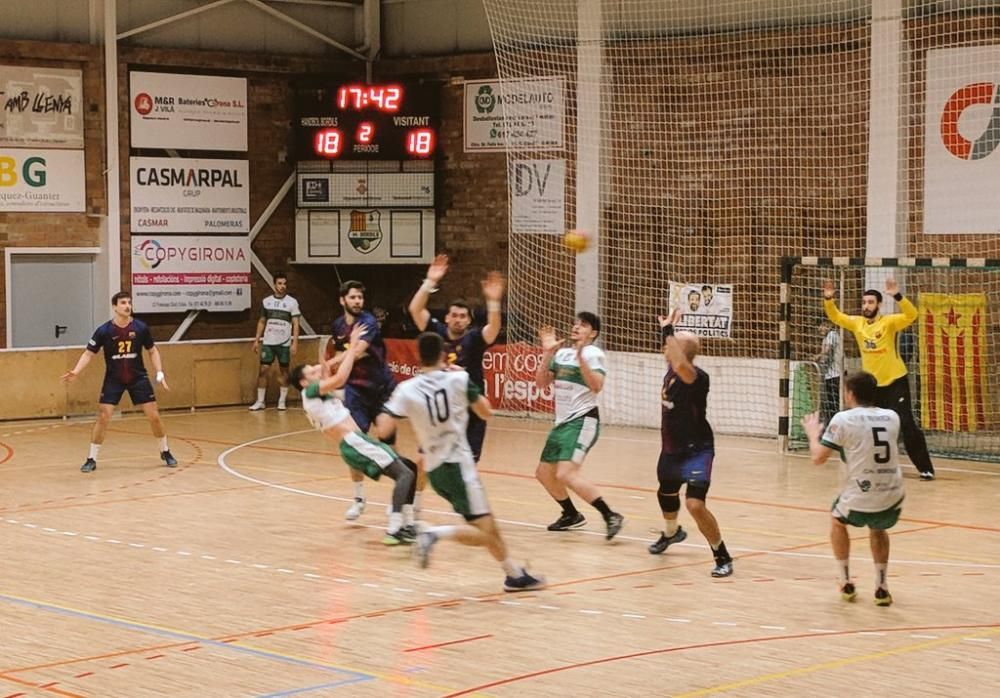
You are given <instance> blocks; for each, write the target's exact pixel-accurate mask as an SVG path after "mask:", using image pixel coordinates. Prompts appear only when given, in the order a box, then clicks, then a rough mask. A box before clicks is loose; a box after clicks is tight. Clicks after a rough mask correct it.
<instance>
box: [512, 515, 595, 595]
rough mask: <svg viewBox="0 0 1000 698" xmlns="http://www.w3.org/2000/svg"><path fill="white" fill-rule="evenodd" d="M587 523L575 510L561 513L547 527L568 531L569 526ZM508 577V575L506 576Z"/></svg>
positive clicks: (576, 526) (575, 526) (577, 526)
mask: <svg viewBox="0 0 1000 698" xmlns="http://www.w3.org/2000/svg"><path fill="white" fill-rule="evenodd" d="M586 525H587V519H585V518H584V516H583V514H581V513H580V512H576V513H575V514H563V515H562V516H560V517H559V518H558V519H556V520H555V521H553V522H552V523H550V524H549V526H548V529H549V530H550V531H568V530H570V529H571V528H580V527H581V526H586ZM508 579H510V577H508Z"/></svg>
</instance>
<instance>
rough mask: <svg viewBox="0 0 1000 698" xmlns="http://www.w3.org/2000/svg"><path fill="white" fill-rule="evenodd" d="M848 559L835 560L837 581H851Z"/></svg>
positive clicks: (843, 582)
mask: <svg viewBox="0 0 1000 698" xmlns="http://www.w3.org/2000/svg"><path fill="white" fill-rule="evenodd" d="M848 562H849V561H848V560H837V581H839V582H840V583H841V584H847V583H848V582H849V581H851V573H850V570H849V569H848Z"/></svg>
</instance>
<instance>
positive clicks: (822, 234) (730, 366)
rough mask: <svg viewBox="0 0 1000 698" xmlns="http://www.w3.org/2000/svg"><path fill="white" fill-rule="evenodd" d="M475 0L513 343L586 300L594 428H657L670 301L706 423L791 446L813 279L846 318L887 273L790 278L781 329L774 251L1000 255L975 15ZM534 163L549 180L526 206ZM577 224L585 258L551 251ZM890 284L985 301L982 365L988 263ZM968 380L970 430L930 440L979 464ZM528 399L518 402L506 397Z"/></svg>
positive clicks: (985, 60) (812, 331) (533, 406)
mask: <svg viewBox="0 0 1000 698" xmlns="http://www.w3.org/2000/svg"><path fill="white" fill-rule="evenodd" d="M484 1H485V6H486V12H487V17H488V19H489V23H490V27H491V32H492V36H493V42H494V48H495V52H496V58H497V65H498V71H499V76H500V81H499V85H498V88H499V95H498V101H499V102H500V106H501V107H502V109H503V114H504V118H505V119H506V122H505V127H504V128H501V129H500V132H501V135H503V136H505V144H506V154H507V161H508V179H509V189H510V192H509V193H510V222H511V229H510V246H509V250H510V262H509V264H510V293H509V318H510V320H509V328H508V331H509V335H510V337H511V339H512V340H514V341H521V342H525V343H531V342H533V341H534V335H535V332H536V329H537V327H538V326H540V325H544V324H551V325H554V326H556V327H559V328H562V329H563V331H566V330H567V329H568V326H569V324H570V322H571V320H572V317H573V315H574V312H575V311H576V310H584V309H586V310H596V311H597V312H598V313H599V314H600V315H601V317H602V319H603V322H604V327H603V328H602V345H603V347H604V349H605V351H607V352H608V354H609V363H610V369H611V375H610V377H609V380H608V383H607V387H606V388H605V391H604V395H603V404H602V407H603V412H602V418H603V419H604V420H605V421H607V422H610V423H618V424H629V425H636V426H655V425H657V424H658V423H659V389H660V381H661V378H662V374H663V359H662V357H661V356H660V355H659V353H658V352H659V340H658V335H657V331H656V329H657V324H656V316H657V314H659V313H663V312H665V311H666V310H667V309H668V307H669V306H673V305H680V307H682V309H683V310H684V319H683V322H682V324H683V325H685V326H687V327H691V328H693V329H695V331H697V332H698V333H699V334H701V335H702V336H703V339H702V343H703V349H704V356H703V357H701V358H700V359H699V361H700V364H701V365H702V366H703V367H704V368H705V369H706V370H707V371H708V372H709V373H710V375H711V378H712V392H711V395H710V403H709V416H710V419H711V420H712V421H713V425H714V426H715V427H716V430H717V431H719V432H721V433H731V434H742V435H753V436H760V437H768V438H775V437H776V436H778V434H779V430H780V429H779V427H780V426H781V425H783V429H784V432H785V433H784V434H783V435H785V436H789V437H792V438H790V439H789V440H788V443H789V444H792V445H794V443H795V441H796V439H795V438H794V437H795V436H796V434H795V429H794V428H792V426H791V422H792V421H794V420H795V419H796V418H797V417H798V416H799V413H800V412H801V411H802V410H804V409H807V408H814V407H816V406H817V405H816V404H814V403H807V402H803V404H802V405H801V406H797V405H796V404H795V400H794V398H795V393H796V380H795V377H796V376H797V375H800V377H801V380H800V381H799V384H798V393H799V397H800V398H801V400H802V401H804V400H806V399H807V398H808V399H813V397H814V395H815V390H814V389H811V388H809V383H810V382H811V381H812V382H815V380H816V378H815V372H816V370H818V369H817V368H816V367H811V366H805V367H804V368H803V365H804V364H812V363H814V361H813V358H814V357H815V355H816V354H817V353H818V352H819V350H820V347H821V345H822V340H823V336H821V335H820V330H819V328H818V327H817V325H816V322H817V321H818V320H819V317H820V316H821V315H822V304H821V296H820V293H819V290H818V289H819V286H818V285H817V283H818V281H819V278H820V276H822V274H824V273H829V274H832V275H834V276H835V277H837V279H838V283H840V279H841V277H843V284H844V285H845V293H846V294H847V295H846V296H845V298H844V301H843V302H844V308H845V310H846V311H848V312H855V313H856V312H857V311H858V296H857V293H856V291H857V290H858V289H859V288H860V287H861V286H862V285H864V282H865V281H870V280H871V279H875V281H874V282H872V283H878V284H879V286H880V285H881V279H882V277H883V276H884V274H882V276H880V275H879V274H880V273H881V272H878V271H876V270H875V267H872V268H870V269H866V268H865V267H864V266H863V264H861V265H859V266H857V267H853V268H850V267H838V266H834V265H833V264H832V263H831V264H830V265H829V266H828V267H826V268H821V267H818V266H813V267H806V266H803V265H797V266H796V267H795V268H796V271H795V277H794V278H795V280H794V281H793V283H791V286H790V288H791V291H790V292H791V300H792V312H793V313H794V318H795V323H794V324H793V325H792V326H790V327H789V328H788V332H790V333H792V335H794V336H791V335H790V336H788V337H785V338H783V337H782V336H781V332H782V331H783V329H782V327H783V326H782V325H781V323H780V308H781V307H782V300H783V299H782V297H781V288H782V286H781V284H782V278H781V276H782V274H781V270H782V260H783V259H785V258H786V257H798V258H803V259H806V258H813V257H815V258H830V259H831V260H832V258H834V257H838V258H841V257H842V258H853V259H855V260H863V259H865V258H876V257H877V258H880V259H881V258H886V259H892V258H910V257H912V258H918V257H919V258H928V259H932V258H952V257H956V258H959V257H961V258H964V257H983V258H995V257H1000V234H998V231H1000V223H998V221H1000V197H998V196H996V193H995V191H994V190H995V189H996V182H997V181H1000V152H996V153H995V152H994V149H996V148H997V146H998V145H1000V106H998V107H994V104H995V103H997V97H998V95H997V84H996V83H997V73H996V69H995V68H996V66H997V65H1000V21H998V20H1000V9H997V7H996V6H995V3H985V2H983V3H975V2H970V3H961V4H959V3H940V2H920V1H917V0H905V1H904V0H893V1H889V2H880V1H876V2H871V3H866V2H854V1H852V2H830V3H796V2H782V1H777V0H722V1H720V2H712V3H707V2H686V1H685V2H663V1H662V0H547V1H546V2H537V1H536V0H484ZM542 88H544V89H542ZM546 90H547V91H548V93H549V100H548V101H547V102H546V103H545V104H546V105H547V106H546V107H545V108H543V107H542V106H540V105H539V103H538V100H541V99H542V97H541V93H542V92H545V91H546ZM553 94H554V96H553ZM532 100H535V101H534V102H533V101H532ZM546 109H548V111H546ZM995 109H996V111H994V110H995ZM556 123H557V125H558V128H555V127H554V126H553V124H556ZM540 172H547V173H548V174H549V175H553V173H554V176H555V177H556V178H557V179H561V184H562V185H563V186H561V187H553V186H552V185H551V182H550V183H549V187H548V189H547V190H546V191H545V192H544V193H542V192H540V191H539V187H538V186H534V187H532V186H531V185H532V184H537V183H538V179H539V173H540ZM555 221H559V222H558V223H556V222H555ZM574 228H583V229H585V230H587V232H589V233H590V234H591V235H592V237H593V238H594V239H595V241H596V244H595V245H594V246H593V247H592V248H591V249H590V250H588V251H587V252H585V253H583V254H575V253H573V252H571V251H570V250H568V249H566V248H565V247H564V246H562V245H561V244H560V240H561V233H562V232H563V231H564V230H568V229H574ZM879 269H882V267H879ZM904 271H905V273H903V272H904ZM899 275H900V277H901V278H900V280H901V282H902V284H903V289H904V291H906V292H907V294H909V295H911V296H912V295H913V294H914V293H915V292H916V293H918V294H920V295H924V294H939V296H940V297H942V298H943V299H944V300H941V303H947V302H949V300H955V301H956V302H957V301H959V300H962V299H964V298H965V297H966V296H971V295H975V294H981V297H982V298H983V299H984V300H983V307H982V313H983V315H982V318H983V325H982V329H983V332H984V333H985V335H984V336H985V339H984V342H985V344H984V352H985V353H984V354H983V356H984V357H985V359H986V360H987V361H988V359H989V357H991V356H994V355H995V349H996V347H994V343H995V340H994V334H995V333H994V331H993V327H994V323H993V320H992V318H993V315H992V312H991V308H994V307H996V305H995V301H996V300H997V298H996V292H997V291H998V290H1000V289H998V288H996V287H995V286H994V285H993V278H994V276H995V275H994V274H993V273H992V270H990V271H986V270H985V269H984V270H981V271H980V272H968V273H966V272H956V271H955V270H954V269H952V268H951V267H946V268H937V267H935V268H934V269H933V271H929V270H927V269H917V268H907V269H905V270H903V269H901V270H899ZM851 293H854V294H855V295H853V296H852V295H850V294H851ZM810 323H811V326H810ZM914 333H917V328H916V327H914ZM783 339H784V340H787V341H788V342H789V344H788V345H787V346H788V351H791V352H792V354H791V355H790V356H788V357H787V359H788V360H789V364H788V369H789V377H790V383H789V384H788V385H786V386H785V388H784V390H785V392H783V391H782V388H780V386H781V385H782V383H781V380H782V377H781V372H782V361H783V358H784V357H783V354H782V352H783V351H784V349H783V346H784V345H783ZM853 341H854V340H853V339H852V338H850V337H847V338H845V341H844V344H845V347H846V348H847V350H848V359H849V360H850V359H851V358H853V357H852V355H851V352H852V351H855V349H854V347H852V346H851V345H852V344H853ZM926 349H927V346H925V345H921V344H920V339H919V336H918V337H917V339H916V341H915V347H914V348H913V353H912V357H911V359H910V362H911V363H910V365H911V377H912V379H913V380H914V381H915V382H916V383H918V384H919V385H915V390H916V391H917V392H915V393H914V399H915V402H916V403H917V404H918V405H922V404H923V403H922V402H921V400H923V399H924V397H926V396H925V394H924V393H923V392H921V391H922V390H923V389H924V388H925V385H924V381H922V380H921V376H922V375H923V374H922V373H921V371H922V370H923V369H921V368H920V367H921V366H924V365H932V368H933V370H934V371H938V370H939V369H940V366H939V365H938V364H926V361H927V359H928V356H927V355H926V353H927V352H926ZM985 366H986V367H987V368H985V369H984V373H983V374H982V375H981V376H980V378H981V380H982V386H983V389H984V392H983V408H982V410H983V415H982V418H983V421H982V422H976V425H975V429H973V428H972V426H971V425H970V424H968V423H966V422H964V421H962V419H961V418H959V419H958V421H957V422H953V423H952V424H951V426H950V427H945V428H941V429H936V428H935V429H931V430H932V431H934V432H935V433H934V435H933V438H932V439H931V442H932V447H933V448H934V449H935V450H937V451H938V452H939V453H955V454H963V455H973V456H975V455H976V454H979V456H980V457H985V458H992V457H994V455H996V454H997V450H996V449H995V448H993V447H992V446H991V445H990V441H989V439H988V437H987V436H985V435H988V434H989V433H990V431H991V430H994V429H996V428H997V424H996V423H995V422H996V421H997V420H996V417H995V416H994V413H993V411H992V410H994V409H995V408H994V407H993V405H995V404H996V402H997V399H996V398H997V394H996V390H997V382H996V380H994V377H993V376H992V375H991V374H990V373H989V370H990V369H989V368H988V366H989V364H988V363H987V364H985ZM928 370H931V369H928ZM810 376H812V377H810ZM954 379H956V380H957V377H954ZM965 380H966V384H968V382H969V381H974V380H978V379H977V378H975V376H969V375H967V376H966V378H965ZM935 385H936V386H938V387H940V385H939V384H937V383H936V384H935ZM952 385H954V383H953V384H952ZM941 394H942V393H941V391H940V390H939V391H938V393H937V398H935V399H937V400H938V402H936V403H934V404H936V405H937V406H938V409H939V410H944V412H942V413H943V414H947V413H948V409H947V408H946V407H945V406H944V405H943V403H941V402H940V399H941ZM918 396H919V397H918ZM786 399H787V402H786ZM541 404H542V403H540V402H535V403H532V402H531V401H530V400H525V399H523V396H522V395H521V394H520V393H518V394H517V395H515V396H512V397H511V398H510V399H509V400H508V401H507V402H506V404H505V406H506V407H508V408H509V409H512V410H519V411H524V412H529V413H530V412H532V411H536V410H538V409H540V405H541ZM796 410H797V411H796ZM925 418H926V415H925V414H923V412H922V413H921V419H925ZM977 419H978V417H977ZM929 428H930V427H929ZM939 437H940V438H939Z"/></svg>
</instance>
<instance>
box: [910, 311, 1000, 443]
mask: <svg viewBox="0 0 1000 698" xmlns="http://www.w3.org/2000/svg"><path fill="white" fill-rule="evenodd" d="M918 310H919V313H920V314H919V315H918V317H917V322H918V324H919V328H920V387H921V393H920V421H921V422H922V423H923V426H924V428H925V429H936V430H939V431H958V432H970V431H976V430H978V429H984V428H985V427H986V409H987V405H986V386H985V385H984V382H985V380H986V367H987V358H986V294H985V293H958V294H946V293H921V294H920V306H919V308H918Z"/></svg>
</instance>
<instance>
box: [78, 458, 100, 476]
mask: <svg viewBox="0 0 1000 698" xmlns="http://www.w3.org/2000/svg"><path fill="white" fill-rule="evenodd" d="M95 470H97V461H96V460H94V459H93V458H88V459H87V460H85V461H84V463H83V465H81V466H80V472H81V473H92V472H94V471H95Z"/></svg>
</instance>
